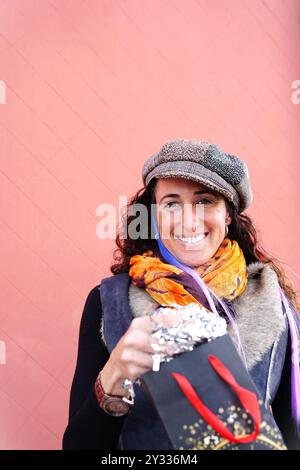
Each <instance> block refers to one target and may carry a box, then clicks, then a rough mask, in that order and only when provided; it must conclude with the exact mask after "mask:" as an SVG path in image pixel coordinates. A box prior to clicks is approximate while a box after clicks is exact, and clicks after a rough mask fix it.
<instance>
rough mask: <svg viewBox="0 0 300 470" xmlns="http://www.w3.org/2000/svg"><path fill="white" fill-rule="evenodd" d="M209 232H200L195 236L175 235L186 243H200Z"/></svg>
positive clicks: (176, 238) (178, 239)
mask: <svg viewBox="0 0 300 470" xmlns="http://www.w3.org/2000/svg"><path fill="white" fill-rule="evenodd" d="M207 234H208V232H206V233H204V234H200V235H197V236H194V237H174V238H175V240H177V241H180V242H182V243H184V244H185V245H197V244H198V243H200V242H201V241H202V240H204V239H205V238H206V237H207Z"/></svg>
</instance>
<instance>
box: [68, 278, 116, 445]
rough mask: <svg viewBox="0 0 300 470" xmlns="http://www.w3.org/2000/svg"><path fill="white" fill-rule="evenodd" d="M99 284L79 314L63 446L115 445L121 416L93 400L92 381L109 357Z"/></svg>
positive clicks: (94, 397)
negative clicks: (102, 330)
mask: <svg viewBox="0 0 300 470" xmlns="http://www.w3.org/2000/svg"><path fill="white" fill-rule="evenodd" d="M98 288H99V286H96V287H94V288H93V289H92V290H91V292H90V293H89V295H88V297H87V300H86V302H85V306H84V309H83V314H82V318H81V324H80V331H79V344H78V355H77V364H76V369H75V374H74V378H73V382H72V387H71V395H70V407H69V422H68V426H67V428H66V430H65V432H64V436H63V450H69V449H96V450H97V449H106V450H109V449H117V448H118V440H119V436H120V433H121V430H122V425H123V422H124V419H125V417H124V416H121V417H114V416H110V415H108V414H107V413H105V411H103V410H102V409H101V408H100V407H99V405H98V402H97V398H96V395H95V391H94V383H95V380H96V378H97V375H98V373H99V371H100V370H101V369H102V368H103V366H104V365H105V363H106V362H107V360H108V358H109V353H108V351H107V349H106V347H105V344H104V343H103V341H102V339H101V335H100V332H99V331H100V325H101V318H102V307H101V302H100V292H99V289H98Z"/></svg>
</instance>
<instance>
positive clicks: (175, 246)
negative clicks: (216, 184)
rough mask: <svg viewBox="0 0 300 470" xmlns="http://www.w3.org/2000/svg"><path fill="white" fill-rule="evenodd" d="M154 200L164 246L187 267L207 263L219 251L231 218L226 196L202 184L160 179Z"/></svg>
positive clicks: (179, 179) (181, 179)
mask: <svg viewBox="0 0 300 470" xmlns="http://www.w3.org/2000/svg"><path fill="white" fill-rule="evenodd" d="M155 202H156V204H157V220H158V227H159V232H160V237H161V239H162V241H163V244H164V245H165V247H166V248H167V249H168V250H169V251H170V252H171V253H172V254H173V255H174V256H175V257H176V258H177V259H179V260H180V261H181V262H182V263H184V264H186V265H188V266H193V267H194V266H200V265H202V264H204V263H206V262H207V261H208V260H209V259H210V258H211V257H212V256H213V255H214V254H215V253H216V251H217V250H218V248H219V246H220V244H221V243H222V241H223V239H224V237H225V226H226V224H227V225H229V224H230V223H231V220H232V219H231V217H230V215H229V212H228V209H227V207H226V204H225V199H224V197H223V196H222V195H221V194H219V193H216V192H214V191H213V190H211V189H209V188H208V187H205V186H204V185H202V184H201V183H197V182H194V181H190V180H186V179H183V178H161V179H158V181H157V184H156V187H155ZM204 235H205V236H204Z"/></svg>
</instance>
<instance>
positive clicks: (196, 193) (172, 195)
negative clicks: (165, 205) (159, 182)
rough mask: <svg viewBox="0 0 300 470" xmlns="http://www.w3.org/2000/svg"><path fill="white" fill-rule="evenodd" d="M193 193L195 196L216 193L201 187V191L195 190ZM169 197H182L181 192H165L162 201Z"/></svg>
mask: <svg viewBox="0 0 300 470" xmlns="http://www.w3.org/2000/svg"><path fill="white" fill-rule="evenodd" d="M193 194H194V196H196V195H198V194H211V195H212V196H215V195H216V194H215V193H214V192H213V191H210V190H209V189H201V190H199V191H195V192H194V193H193ZM167 197H180V194H176V193H170V194H165V196H163V197H162V198H161V200H160V202H161V201H163V200H164V199H165V198H167Z"/></svg>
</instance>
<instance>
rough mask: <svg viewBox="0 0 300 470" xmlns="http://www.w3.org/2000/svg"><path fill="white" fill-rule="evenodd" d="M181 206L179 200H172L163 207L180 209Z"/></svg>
mask: <svg viewBox="0 0 300 470" xmlns="http://www.w3.org/2000/svg"><path fill="white" fill-rule="evenodd" d="M179 206H180V204H179V202H177V201H170V202H167V203H166V204H164V206H163V208H164V209H178V207H179Z"/></svg>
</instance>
